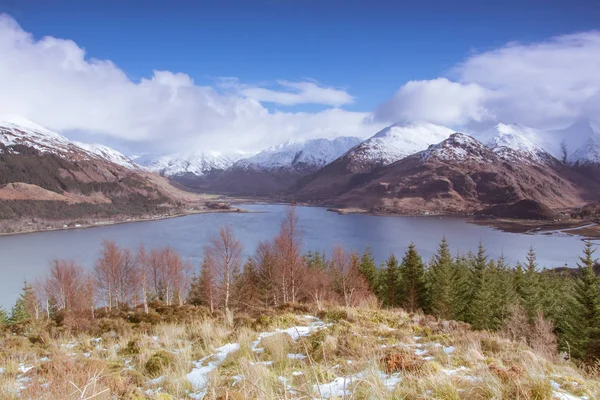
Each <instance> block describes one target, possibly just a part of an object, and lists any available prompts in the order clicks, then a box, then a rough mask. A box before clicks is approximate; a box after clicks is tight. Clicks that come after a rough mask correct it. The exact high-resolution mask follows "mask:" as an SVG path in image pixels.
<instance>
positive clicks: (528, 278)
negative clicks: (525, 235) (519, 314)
mask: <svg viewBox="0 0 600 400" xmlns="http://www.w3.org/2000/svg"><path fill="white" fill-rule="evenodd" d="M517 291H518V294H519V297H520V299H521V304H522V306H523V308H524V309H525V312H526V313H527V317H528V318H529V322H530V323H532V322H533V321H534V319H535V318H536V316H537V314H538V312H541V311H542V308H541V301H540V296H541V288H540V274H539V273H538V271H537V259H536V256H535V252H534V251H533V248H530V249H529V252H528V253H527V264H526V265H525V270H524V271H523V272H522V274H521V276H520V277H519V278H518V286H517Z"/></svg>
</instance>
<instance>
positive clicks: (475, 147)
mask: <svg viewBox="0 0 600 400" xmlns="http://www.w3.org/2000/svg"><path fill="white" fill-rule="evenodd" d="M468 133H469V134H466V133H458V132H455V131H454V130H452V129H450V128H447V127H444V126H440V125H435V124H432V123H428V122H415V121H411V122H401V123H396V124H393V125H391V126H389V127H387V128H385V129H383V130H381V131H379V132H377V133H376V134H375V135H373V136H372V137H370V138H368V139H366V140H362V139H360V138H357V137H338V138H335V139H314V140H304V141H288V142H286V143H283V144H280V145H276V146H272V147H269V148H267V149H265V150H263V151H261V152H259V153H256V154H243V153H232V154H224V153H218V152H211V151H208V150H200V149H199V150H197V151H192V152H188V153H185V154H170V155H160V156H155V155H144V156H141V157H137V158H135V159H132V158H129V157H127V156H125V155H123V154H121V153H119V152H118V151H116V150H114V149H111V148H109V147H106V146H103V145H100V144H93V145H89V144H84V143H78V142H71V141H69V140H68V139H66V138H65V137H64V136H62V135H60V134H58V133H55V132H52V131H50V130H47V129H45V128H43V127H41V126H38V125H36V124H34V123H31V122H29V121H27V120H25V119H23V118H12V119H9V120H5V121H2V122H0V160H1V161H2V163H1V164H0V185H5V186H4V188H3V189H0V199H4V200H14V199H13V198H16V197H19V196H20V197H25V199H27V200H33V199H29V198H27V196H25V195H19V196H17V195H15V194H14V192H16V191H18V189H15V187H14V185H15V184H33V185H35V186H38V187H39V188H41V189H44V190H50V191H53V192H54V193H57V194H64V193H69V196H70V197H69V198H70V200H69V201H70V202H71V203H78V202H79V203H81V202H96V203H98V202H100V203H102V202H105V203H107V202H108V201H110V202H111V203H112V204H114V203H115V199H114V198H112V197H111V196H109V195H108V194H107V193H116V192H119V191H121V193H125V192H127V193H129V194H128V195H131V194H132V193H138V194H139V192H140V190H139V187H140V185H141V186H144V184H143V183H142V182H146V183H145V184H146V185H148V179H149V178H148V177H152V180H155V179H157V176H158V175H162V176H163V177H166V178H168V179H169V180H171V181H172V182H177V183H178V184H179V185H183V186H184V187H186V188H187V189H189V190H191V191H200V192H210V193H220V194H227V195H236V196H258V197H267V198H271V199H273V198H275V199H283V200H289V201H301V202H309V203H312V204H319V205H327V206H335V207H356V208H361V209H367V210H371V211H381V212H399V213H473V212H478V213H504V214H506V213H508V214H510V213H511V212H512V213H525V214H527V213H528V212H530V211H531V210H529V211H527V210H526V211H523V207H525V206H527V207H529V208H533V209H535V210H537V211H539V210H542V209H543V210H556V209H568V208H572V207H579V206H582V205H584V204H586V203H589V202H595V201H597V200H598V195H599V194H600V189H599V188H600V130H599V129H598V127H596V126H595V125H593V124H592V123H590V122H589V121H577V122H575V123H574V124H572V125H571V126H569V127H567V128H565V129H562V130H554V131H541V130H538V129H533V128H529V127H524V126H520V125H516V124H496V125H494V126H491V127H488V128H487V129H483V130H481V131H478V132H468ZM7 160H9V161H7ZM26 160H27V161H26ZM61 163H63V164H65V165H62V164H61ZM24 164H27V165H28V166H27V167H26V168H25V169H23V168H21V165H24ZM16 165H18V166H19V167H16ZM40 165H43V166H44V167H43V169H42V168H41V167H40ZM42 171H43V173H42ZM65 171H69V172H70V173H69V174H67V173H66V172H65ZM7 176H8V177H9V178H7ZM17 176H21V177H22V178H23V179H21V180H19V179H18V178H17ZM125 181H127V183H124V182H125ZM129 183H131V185H129ZM7 184H12V186H11V188H10V191H11V193H12V194H10V195H8V194H6V193H8V192H9V189H8V187H7V186H6V185H7ZM90 185H91V187H93V188H98V187H102V189H100V190H98V189H90ZM129 186H133V187H137V189H135V190H133V192H130V189H131V187H129ZM84 187H85V189H83V188H84ZM116 187H119V188H120V189H119V190H117V189H116ZM125 187H127V188H125ZM151 187H152V185H150V186H144V190H142V192H144V193H145V194H144V196H146V197H147V198H148V199H152V200H151V202H155V203H160V202H161V201H163V202H164V201H167V202H168V200H165V199H166V198H167V197H168V196H166V195H165V193H164V190H163V191H161V190H155V191H154V192H153V190H152V189H151ZM163 187H164V186H163ZM20 190H21V191H23V188H21V189H20ZM98 191H99V192H100V193H101V194H102V195H99V194H98ZM128 191H129V192H128ZM3 192H4V193H5V194H2V193H3ZM151 192H152V193H153V194H151ZM39 195H40V193H38V192H36V194H30V195H29V196H30V197H32V198H34V197H36V196H39ZM46 195H47V194H46ZM128 195H125V197H127V196H128ZM2 196H4V197H2ZM11 196H12V197H11ZM81 196H83V197H81ZM86 196H87V197H86ZM50 197H52V196H50ZM117 197H118V196H117ZM159 198H160V200H157V199H159ZM107 199H108V200H107ZM117 203H118V202H117ZM134 203H136V202H134ZM146 203H148V201H146ZM511 207H512V208H511ZM535 210H534V211H535Z"/></svg>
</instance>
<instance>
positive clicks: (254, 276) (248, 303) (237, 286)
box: [232, 258, 262, 309]
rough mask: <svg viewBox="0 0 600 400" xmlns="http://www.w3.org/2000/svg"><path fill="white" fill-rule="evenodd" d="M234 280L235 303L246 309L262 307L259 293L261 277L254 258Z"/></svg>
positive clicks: (247, 262)
mask: <svg viewBox="0 0 600 400" xmlns="http://www.w3.org/2000/svg"><path fill="white" fill-rule="evenodd" d="M233 278H234V279H233V286H234V296H233V299H232V300H233V303H234V304H235V305H236V306H237V307H240V308H245V309H248V308H254V307H258V306H260V305H261V303H262V299H261V296H260V291H259V285H260V277H259V275H258V271H257V269H256V266H255V264H254V261H253V260H252V258H249V259H248V260H247V261H246V263H245V264H244V269H243V270H242V272H241V273H236V274H235V276H234V277H233Z"/></svg>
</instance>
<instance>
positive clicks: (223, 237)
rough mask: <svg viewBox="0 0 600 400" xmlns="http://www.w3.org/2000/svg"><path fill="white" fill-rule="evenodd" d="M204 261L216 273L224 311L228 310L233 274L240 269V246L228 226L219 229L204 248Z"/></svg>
mask: <svg viewBox="0 0 600 400" xmlns="http://www.w3.org/2000/svg"><path fill="white" fill-rule="evenodd" d="M204 254H205V261H207V262H208V263H211V264H212V268H213V270H214V271H215V272H217V273H218V278H219V279H218V283H219V287H220V289H221V291H222V296H223V303H224V308H225V311H229V299H230V298H231V290H232V281H233V276H234V274H235V273H237V272H238V271H239V270H240V266H241V255H242V246H241V245H240V243H239V242H238V241H237V239H236V238H235V235H234V234H233V230H232V229H231V227H230V226H226V227H224V228H221V229H220V230H219V234H218V235H217V236H216V237H214V238H213V239H212V240H211V241H210V244H209V245H208V246H207V247H206V248H205V251H204Z"/></svg>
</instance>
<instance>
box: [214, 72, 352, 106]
mask: <svg viewBox="0 0 600 400" xmlns="http://www.w3.org/2000/svg"><path fill="white" fill-rule="evenodd" d="M276 84H277V85H276V88H277V90H274V89H268V88H266V87H262V86H256V85H248V84H242V83H240V82H239V81H238V80H237V79H235V78H224V79H222V80H221V83H220V86H221V87H225V88H228V89H230V90H233V91H235V92H237V93H238V94H240V95H242V96H243V97H247V98H250V99H254V100H257V101H260V102H266V103H275V104H281V105H284V106H294V105H298V104H321V105H326V106H333V107H339V106H343V105H345V104H351V103H352V102H353V101H354V98H353V97H352V96H351V95H350V94H348V93H347V92H346V91H344V90H340V89H335V88H331V87H325V86H322V85H319V84H318V83H317V82H315V81H300V82H290V81H285V80H280V81H277V82H276Z"/></svg>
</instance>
